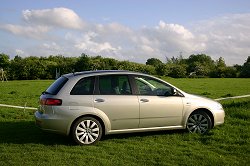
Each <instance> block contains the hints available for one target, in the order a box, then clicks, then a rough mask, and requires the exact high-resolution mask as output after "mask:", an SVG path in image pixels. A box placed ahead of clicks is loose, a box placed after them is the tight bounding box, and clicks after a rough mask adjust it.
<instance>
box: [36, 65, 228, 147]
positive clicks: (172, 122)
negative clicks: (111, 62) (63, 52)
mask: <svg viewBox="0 0 250 166" xmlns="http://www.w3.org/2000/svg"><path fill="white" fill-rule="evenodd" d="M224 116H225V113H224V110H223V108H222V106H221V104H219V103H218V102H216V101H214V100H211V99H207V98H204V97H199V96H195V95H191V94H188V93H185V92H183V91H182V90H180V89H178V88H176V87H175V86H173V85H171V84H169V83H167V82H165V81H163V80H161V79H159V78H156V77H153V76H149V75H146V74H142V73H136V72H129V71H120V70H115V71H86V72H79V73H71V74H66V75H63V76H61V77H60V78H58V79H57V80H56V81H55V82H54V83H53V84H52V85H51V86H50V87H49V88H48V89H47V90H46V91H44V92H43V93H42V95H41V97H40V106H39V108H38V110H37V111H36V112H35V119H36V124H37V125H38V126H40V127H41V128H42V129H44V130H48V131H53V132H57V133H62V134H65V135H71V136H72V138H73V139H74V141H75V142H76V143H78V144H80V145H90V144H94V143H96V142H98V141H99V140H100V138H101V137H102V136H103V135H106V134H116V133H131V132H146V131H156V130H172V129H187V131H189V132H190V133H201V134H203V133H207V132H208V131H209V130H210V129H211V128H213V127H214V126H217V125H220V124H223V123H224Z"/></svg>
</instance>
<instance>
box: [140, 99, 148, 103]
mask: <svg viewBox="0 0 250 166" xmlns="http://www.w3.org/2000/svg"><path fill="white" fill-rule="evenodd" d="M140 101H141V102H144V103H146V102H149V100H148V99H140Z"/></svg>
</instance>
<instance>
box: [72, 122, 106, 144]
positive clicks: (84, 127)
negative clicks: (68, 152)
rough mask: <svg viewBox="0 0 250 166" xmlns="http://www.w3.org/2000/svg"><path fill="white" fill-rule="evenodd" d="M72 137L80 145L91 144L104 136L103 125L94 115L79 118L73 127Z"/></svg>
mask: <svg viewBox="0 0 250 166" xmlns="http://www.w3.org/2000/svg"><path fill="white" fill-rule="evenodd" d="M71 133H72V138H73V139H74V141H75V142H76V143H77V144H79V145H91V144H95V143H96V142H98V141H99V140H100V139H101V137H102V126H101V124H100V122H99V121H98V120H96V119H95V118H92V117H83V118H80V119H78V120H77V121H76V122H75V123H74V125H73V127H72V132H71Z"/></svg>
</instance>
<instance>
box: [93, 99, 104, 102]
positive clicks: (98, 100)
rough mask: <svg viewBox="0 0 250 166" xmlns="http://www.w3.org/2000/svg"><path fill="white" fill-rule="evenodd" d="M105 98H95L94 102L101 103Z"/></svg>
mask: <svg viewBox="0 0 250 166" xmlns="http://www.w3.org/2000/svg"><path fill="white" fill-rule="evenodd" d="M104 101H105V100H104V99H95V102H96V103H102V102H104Z"/></svg>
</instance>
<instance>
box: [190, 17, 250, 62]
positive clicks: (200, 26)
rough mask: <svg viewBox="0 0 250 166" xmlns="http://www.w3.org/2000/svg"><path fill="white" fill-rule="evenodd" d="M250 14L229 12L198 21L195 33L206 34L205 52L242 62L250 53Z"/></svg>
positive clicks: (214, 56) (227, 59)
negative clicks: (229, 13)
mask: <svg viewBox="0 0 250 166" xmlns="http://www.w3.org/2000/svg"><path fill="white" fill-rule="evenodd" d="M249 18H250V14H248V13H247V14H231V15H226V16H221V17H216V18H213V19H210V20H205V21H202V22H198V23H197V24H196V25H194V26H195V28H194V31H195V33H196V34H202V35H203V36H206V37H205V38H206V41H205V40H204V41H205V42H206V45H207V48H206V50H205V51H206V53H208V54H209V55H211V56H212V57H213V58H215V59H218V58H219V57H224V59H225V60H226V62H227V63H230V64H235V63H239V64H243V63H244V61H245V60H246V58H247V56H249V54H250V47H249V43H250V38H249V36H250V19H249Z"/></svg>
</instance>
